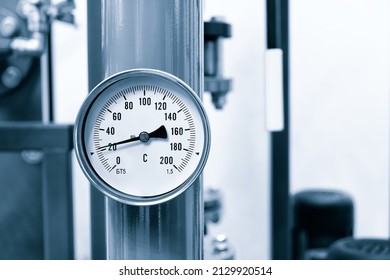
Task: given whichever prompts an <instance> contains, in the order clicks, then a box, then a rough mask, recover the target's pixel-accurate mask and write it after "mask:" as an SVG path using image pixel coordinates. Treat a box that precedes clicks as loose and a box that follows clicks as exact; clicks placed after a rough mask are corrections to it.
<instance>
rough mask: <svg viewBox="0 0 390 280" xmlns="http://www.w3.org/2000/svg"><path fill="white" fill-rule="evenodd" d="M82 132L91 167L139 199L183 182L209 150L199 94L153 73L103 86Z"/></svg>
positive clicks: (90, 107) (109, 182)
mask: <svg viewBox="0 0 390 280" xmlns="http://www.w3.org/2000/svg"><path fill="white" fill-rule="evenodd" d="M206 130H207V131H206ZM82 133H83V140H82V141H83V142H84V143H83V146H84V149H85V150H84V153H85V155H86V156H87V159H88V162H89V163H88V166H89V167H88V168H91V169H92V172H93V173H94V174H95V175H97V177H98V178H100V179H101V180H102V182H103V183H104V184H106V185H107V186H108V187H109V188H112V189H114V190H116V191H119V192H120V193H123V194H125V195H130V196H135V197H154V196H159V195H163V194H166V193H169V192H171V191H172V190H174V189H176V188H178V187H180V186H183V185H184V184H185V183H186V182H188V180H189V178H191V176H194V175H195V173H196V172H200V170H199V169H201V168H203V165H204V161H205V157H206V156H207V155H206V154H207V153H208V147H206V146H207V144H208V135H207V133H208V125H207V120H205V115H204V111H203V109H202V107H201V104H200V102H199V100H198V99H197V97H196V96H195V95H194V94H193V93H192V92H190V91H189V90H188V89H187V88H185V87H183V86H179V85H178V84H175V83H174V82H172V81H171V80H165V79H163V78H162V77H154V76H153V75H151V76H147V75H145V76H142V75H141V76H137V77H127V78H124V79H121V80H119V81H116V82H114V83H113V84H111V85H109V86H108V87H107V88H105V89H103V90H102V91H101V92H100V93H99V94H98V95H96V97H95V98H94V100H93V101H92V103H91V104H90V105H89V108H88V110H87V111H86V116H85V120H84V129H83V132H82ZM197 175H199V174H197ZM98 183H99V182H98Z"/></svg>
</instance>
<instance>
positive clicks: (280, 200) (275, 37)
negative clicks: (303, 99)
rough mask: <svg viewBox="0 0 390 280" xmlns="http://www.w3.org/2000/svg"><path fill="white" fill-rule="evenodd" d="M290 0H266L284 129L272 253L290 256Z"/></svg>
mask: <svg viewBox="0 0 390 280" xmlns="http://www.w3.org/2000/svg"><path fill="white" fill-rule="evenodd" d="M288 28H289V1H288V0H267V48H268V49H275V48H276V49H281V50H282V51H283V108H284V109H283V110H284V112H283V115H284V120H283V121H284V130H283V131H279V132H272V133H271V147H270V148H271V236H272V246H271V248H272V249H271V250H272V251H271V257H272V259H276V260H280V259H290V258H291V226H290V223H291V218H290V213H291V211H290V190H289V189H290V178H289V177H290V166H289V160H290V155H289V31H288Z"/></svg>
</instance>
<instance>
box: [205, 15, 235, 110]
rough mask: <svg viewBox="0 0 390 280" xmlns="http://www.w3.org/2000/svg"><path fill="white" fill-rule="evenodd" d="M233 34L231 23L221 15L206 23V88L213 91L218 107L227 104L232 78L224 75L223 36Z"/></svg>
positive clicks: (226, 36) (214, 101) (216, 106)
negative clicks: (225, 20)
mask: <svg viewBox="0 0 390 280" xmlns="http://www.w3.org/2000/svg"><path fill="white" fill-rule="evenodd" d="M231 36H232V31H231V25H230V24H228V23H226V22H224V21H223V20H222V19H221V18H219V17H213V18H211V20H210V21H208V22H207V21H206V22H205V23H204V75H205V77H204V90H205V91H206V92H210V93H211V98H212V102H213V104H214V106H215V108H216V109H222V108H223V107H224V105H225V104H226V94H227V93H228V92H229V91H230V90H231V88H232V80H231V79H228V78H225V77H223V75H222V42H221V39H222V38H230V37H231Z"/></svg>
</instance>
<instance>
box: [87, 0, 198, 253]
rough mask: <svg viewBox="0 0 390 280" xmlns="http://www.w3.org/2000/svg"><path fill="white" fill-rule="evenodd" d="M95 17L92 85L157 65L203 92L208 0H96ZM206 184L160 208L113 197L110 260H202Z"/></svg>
mask: <svg viewBox="0 0 390 280" xmlns="http://www.w3.org/2000/svg"><path fill="white" fill-rule="evenodd" d="M97 2H98V3H97ZM88 21H89V23H88V31H89V35H88V37H89V42H88V44H89V66H90V68H89V79H90V87H91V86H93V85H96V84H97V83H98V82H99V81H101V80H103V79H104V78H107V77H108V76H110V75H112V74H115V73H117V72H120V71H123V70H127V69H133V68H153V69H159V70H163V71H166V72H168V73H171V74H173V75H175V76H177V77H179V78H180V79H182V80H183V81H185V82H186V83H187V84H188V85H189V86H191V87H192V89H193V90H194V91H195V92H197V93H198V94H199V95H201V93H202V91H203V32H202V31H203V18H202V0H186V1H180V0H164V1H161V0H148V1H144V0H101V1H96V0H94V1H93V0H89V1H88ZM201 187H202V184H201V179H198V180H197V181H196V182H195V183H194V184H193V186H191V187H190V188H189V189H188V190H187V191H186V192H184V193H183V194H181V195H180V196H179V197H177V198H175V199H173V200H171V201H169V202H166V203H163V204H160V205H155V206H145V207H135V206H129V205H125V204H122V203H118V202H116V201H114V200H111V199H109V198H106V201H105V202H106V207H105V209H106V230H107V231H106V241H107V258H108V259H201V258H203V226H204V225H203V198H202V188H201ZM92 211H94V209H92Z"/></svg>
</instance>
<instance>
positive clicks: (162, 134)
mask: <svg viewBox="0 0 390 280" xmlns="http://www.w3.org/2000/svg"><path fill="white" fill-rule="evenodd" d="M150 138H162V139H167V138H168V133H167V129H166V128H165V126H164V125H162V126H160V127H159V128H157V129H156V130H154V131H152V132H150V133H148V132H146V131H142V132H141V133H140V134H139V135H138V136H137V137H134V138H129V139H126V140H123V141H119V142H115V143H109V144H108V145H105V146H102V147H99V148H98V150H101V149H104V148H106V147H109V146H112V145H121V144H126V143H130V142H135V141H141V142H143V143H146V142H148V141H149V139H150Z"/></svg>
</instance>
